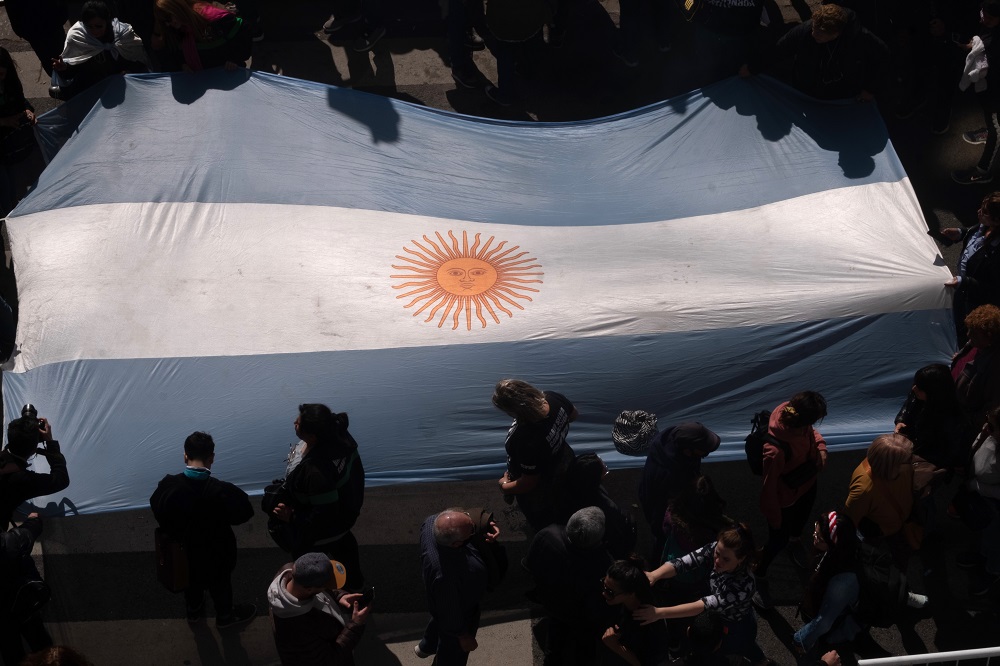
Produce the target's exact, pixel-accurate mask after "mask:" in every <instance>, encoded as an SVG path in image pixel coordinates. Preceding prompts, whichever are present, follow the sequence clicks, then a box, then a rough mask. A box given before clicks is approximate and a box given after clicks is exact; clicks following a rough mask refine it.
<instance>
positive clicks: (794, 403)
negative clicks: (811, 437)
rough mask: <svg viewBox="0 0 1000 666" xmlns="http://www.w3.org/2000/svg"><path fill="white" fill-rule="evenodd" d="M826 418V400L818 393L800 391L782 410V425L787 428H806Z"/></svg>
mask: <svg viewBox="0 0 1000 666" xmlns="http://www.w3.org/2000/svg"><path fill="white" fill-rule="evenodd" d="M825 416H826V399H825V398H824V397H823V396H822V395H820V394H819V393H817V392H816V391H800V392H799V393H796V394H795V395H793V396H792V397H791V399H790V400H789V401H788V404H787V405H785V407H784V408H783V409H782V413H781V417H780V418H781V424H782V425H783V426H785V427H786V428H805V427H807V426H811V425H813V424H814V423H816V422H817V421H819V420H820V419H822V418H823V417H825Z"/></svg>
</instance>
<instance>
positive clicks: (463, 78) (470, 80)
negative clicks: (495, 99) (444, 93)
mask: <svg viewBox="0 0 1000 666" xmlns="http://www.w3.org/2000/svg"><path fill="white" fill-rule="evenodd" d="M451 78H453V79H455V83H457V84H458V85H460V86H462V87H463V88H470V89H479V88H482V89H485V88H486V86H488V85H489V84H490V82H489V80H488V79H487V78H486V77H485V76H484V75H483V73H482V72H480V71H479V70H478V69H477V68H476V66H475V65H473V66H472V67H471V68H469V69H465V68H459V69H454V68H452V70H451Z"/></svg>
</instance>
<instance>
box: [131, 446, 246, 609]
mask: <svg viewBox="0 0 1000 666" xmlns="http://www.w3.org/2000/svg"><path fill="white" fill-rule="evenodd" d="M214 462H215V442H214V441H213V440H212V436H211V435H209V434H208V433H204V432H195V433H192V434H191V435H189V436H188V438H187V439H186V440H184V464H185V469H184V472H182V473H181V474H168V475H166V476H164V477H163V479H162V480H161V481H160V483H159V485H158V486H157V487H156V491H155V492H154V493H153V496H152V497H150V498H149V506H150V508H151V509H152V510H153V515H154V516H155V517H156V522H157V523H159V524H160V527H162V528H163V529H164V530H165V531H166V532H167V533H168V534H169V535H170V536H171V537H172V538H174V539H177V540H179V541H181V542H183V544H184V550H185V551H186V552H187V556H188V567H189V575H190V584H189V586H188V588H187V589H186V590H185V591H184V601H185V603H186V606H187V619H188V622H197V621H199V620H200V619H201V617H202V614H203V613H204V609H205V591H206V590H208V593H209V594H210V595H211V597H212V603H213V604H215V625H216V627H218V628H219V629H226V628H228V627H232V626H235V625H239V624H244V623H246V622H249V621H251V620H253V618H254V617H255V616H256V614H257V608H256V607H255V606H254V605H253V604H252V603H241V604H236V605H234V604H233V584H232V580H231V576H232V573H233V570H234V569H235V568H236V535H235V534H233V528H232V526H233V525H241V524H243V523H245V522H247V521H248V520H250V519H251V518H252V517H253V506H252V505H251V504H250V498H249V497H247V494H246V493H245V492H243V491H242V490H240V489H239V488H237V487H236V486H235V485H233V484H231V483H228V482H226V481H220V480H219V479H216V478H213V477H212V463H214Z"/></svg>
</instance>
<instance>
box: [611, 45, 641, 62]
mask: <svg viewBox="0 0 1000 666" xmlns="http://www.w3.org/2000/svg"><path fill="white" fill-rule="evenodd" d="M611 52H612V53H614V54H615V57H616V58H618V59H619V60H621V61H622V62H623V63H625V66H626V67H638V66H639V53H638V51H637V50H636V49H634V48H626V47H623V46H617V45H616V46H615V47H614V48H613V49H611Z"/></svg>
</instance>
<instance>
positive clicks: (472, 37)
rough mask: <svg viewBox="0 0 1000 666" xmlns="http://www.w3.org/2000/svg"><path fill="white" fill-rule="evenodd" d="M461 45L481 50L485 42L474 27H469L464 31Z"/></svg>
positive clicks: (472, 49) (473, 49)
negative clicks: (463, 39)
mask: <svg viewBox="0 0 1000 666" xmlns="http://www.w3.org/2000/svg"><path fill="white" fill-rule="evenodd" d="M463 45H464V46H465V48H467V49H469V50H470V51H482V50H483V49H485V48H486V42H484V41H483V38H482V37H480V36H479V35H478V34H476V29H475V28H469V29H468V30H466V31H465V42H463Z"/></svg>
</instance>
